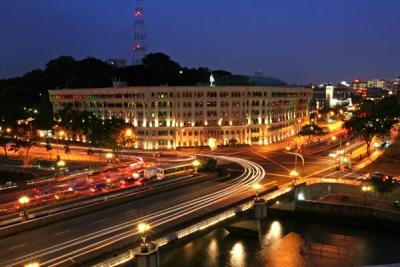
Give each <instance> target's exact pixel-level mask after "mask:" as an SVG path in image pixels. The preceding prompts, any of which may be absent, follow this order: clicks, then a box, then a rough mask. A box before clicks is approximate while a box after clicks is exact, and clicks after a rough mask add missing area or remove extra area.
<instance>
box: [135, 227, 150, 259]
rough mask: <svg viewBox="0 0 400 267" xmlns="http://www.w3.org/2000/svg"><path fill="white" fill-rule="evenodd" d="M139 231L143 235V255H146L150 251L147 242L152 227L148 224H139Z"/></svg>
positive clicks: (141, 248) (141, 247) (141, 246)
mask: <svg viewBox="0 0 400 267" xmlns="http://www.w3.org/2000/svg"><path fill="white" fill-rule="evenodd" d="M137 230H138V232H139V234H141V238H142V244H141V245H140V250H141V252H142V253H146V252H148V250H149V246H148V244H147V241H146V234H147V232H148V231H149V230H150V225H149V224H147V223H139V225H138V227H137Z"/></svg>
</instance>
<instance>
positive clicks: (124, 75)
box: [0, 53, 254, 128]
mask: <svg viewBox="0 0 400 267" xmlns="http://www.w3.org/2000/svg"><path fill="white" fill-rule="evenodd" d="M210 73H211V71H210V70H209V69H208V68H204V67H199V68H186V67H182V66H180V65H179V64H178V63H177V62H175V61H173V60H171V59H170V57H169V56H167V55H165V54H162V53H154V54H148V55H147V56H146V57H145V58H144V59H143V61H142V64H141V65H136V66H127V67H125V68H114V67H112V66H110V65H108V64H107V63H105V62H104V61H101V60H98V59H95V58H85V59H83V60H75V59H74V58H73V57H70V56H61V57H59V58H57V59H53V60H51V61H49V62H48V63H47V64H46V66H45V68H44V69H43V70H40V69H37V70H33V71H30V72H28V73H26V74H25V75H23V76H21V77H17V78H11V79H4V80H0V118H1V120H2V121H1V125H2V126H4V127H5V126H7V125H8V126H12V125H13V124H14V123H15V122H16V120H18V119H26V117H27V116H28V115H27V114H26V110H28V109H37V110H38V111H39V113H38V114H37V116H36V119H35V120H36V121H35V124H36V126H37V127H40V128H48V127H50V126H51V124H52V120H53V115H52V108H51V104H50V103H49V98H48V92H47V90H49V89H57V88H59V89H63V88H91V87H109V86H112V81H113V80H120V81H125V82H127V83H128V85H129V86H139V85H153V86H159V85H169V86H174V85H206V84H208V82H209V76H210ZM213 75H214V77H215V80H216V84H217V85H254V83H253V82H252V80H250V79H249V78H248V77H246V76H241V75H233V74H231V73H230V72H228V71H223V70H219V71H213ZM24 108H26V109H24Z"/></svg>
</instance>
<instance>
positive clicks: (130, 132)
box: [125, 129, 133, 137]
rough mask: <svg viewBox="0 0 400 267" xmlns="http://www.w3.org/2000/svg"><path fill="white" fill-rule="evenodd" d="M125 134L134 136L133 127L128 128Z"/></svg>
mask: <svg viewBox="0 0 400 267" xmlns="http://www.w3.org/2000/svg"><path fill="white" fill-rule="evenodd" d="M125 135H126V136H127V137H132V135H133V131H132V129H126V130H125Z"/></svg>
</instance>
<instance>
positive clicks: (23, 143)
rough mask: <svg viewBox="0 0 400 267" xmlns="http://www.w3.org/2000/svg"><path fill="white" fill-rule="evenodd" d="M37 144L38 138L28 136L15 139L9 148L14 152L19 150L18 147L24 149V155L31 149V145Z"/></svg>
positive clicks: (27, 154)
mask: <svg viewBox="0 0 400 267" xmlns="http://www.w3.org/2000/svg"><path fill="white" fill-rule="evenodd" d="M38 144H39V138H38V137H36V136H34V137H28V138H18V139H16V140H15V142H14V143H13V144H12V145H11V150H12V151H14V152H17V151H19V150H20V149H24V150H25V153H26V156H27V157H28V156H29V150H31V149H32V148H33V147H35V146H38Z"/></svg>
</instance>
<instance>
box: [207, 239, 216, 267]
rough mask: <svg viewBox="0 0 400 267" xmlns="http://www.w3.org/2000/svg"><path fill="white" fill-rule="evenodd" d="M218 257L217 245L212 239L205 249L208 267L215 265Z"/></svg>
mask: <svg viewBox="0 0 400 267" xmlns="http://www.w3.org/2000/svg"><path fill="white" fill-rule="evenodd" d="M218 256H219V250H218V243H217V240H216V239H215V238H213V239H212V240H211V241H210V243H209V244H208V247H207V258H208V259H207V262H209V264H210V266H216V265H217V259H218Z"/></svg>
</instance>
